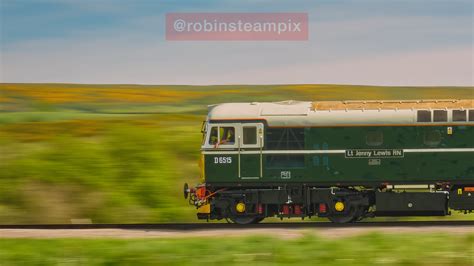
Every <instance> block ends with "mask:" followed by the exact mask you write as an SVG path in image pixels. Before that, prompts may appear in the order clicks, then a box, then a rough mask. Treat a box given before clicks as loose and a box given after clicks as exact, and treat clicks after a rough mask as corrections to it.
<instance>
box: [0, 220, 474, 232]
mask: <svg viewBox="0 0 474 266" xmlns="http://www.w3.org/2000/svg"><path fill="white" fill-rule="evenodd" d="M458 226H459V227H466V226H468V227H469V226H472V228H473V232H474V221H405V222H359V223H350V224H334V223H329V222H282V223H261V224H251V225H238V224H228V223H159V224H3V225H0V229H49V230H53V229H58V230H59V229H63V230H64V229H71V230H76V229H137V230H173V231H192V230H228V229H311V228H370V227H386V228H390V227H458Z"/></svg>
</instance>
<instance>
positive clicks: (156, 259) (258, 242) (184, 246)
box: [0, 233, 474, 265]
mask: <svg viewBox="0 0 474 266" xmlns="http://www.w3.org/2000/svg"><path fill="white" fill-rule="evenodd" d="M0 247H1V248H0V262H1V265H243V264H244V265H473V263H474V261H473V260H474V250H473V247H474V234H470V235H445V234H430V235H429V234H399V235H392V234H379V233H372V234H366V235H362V236H357V237H345V238H337V239H325V238H319V237H315V236H313V235H307V236H305V237H300V238H296V239H280V238H270V237H266V236H253V237H231V238H226V237H225V236H222V237H219V238H216V237H204V238H185V239H0Z"/></svg>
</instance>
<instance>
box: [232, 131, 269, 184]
mask: <svg viewBox="0 0 474 266" xmlns="http://www.w3.org/2000/svg"><path fill="white" fill-rule="evenodd" d="M263 129H264V128H263V124H262V123H245V124H242V126H241V131H240V132H241V134H240V135H239V137H238V144H239V147H238V162H239V165H238V169H239V173H238V175H239V178H241V179H260V178H262V176H263V168H262V165H263V155H262V152H263Z"/></svg>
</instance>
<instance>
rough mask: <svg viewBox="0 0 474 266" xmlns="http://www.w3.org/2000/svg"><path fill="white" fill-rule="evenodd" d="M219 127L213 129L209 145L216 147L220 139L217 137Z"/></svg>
mask: <svg viewBox="0 0 474 266" xmlns="http://www.w3.org/2000/svg"><path fill="white" fill-rule="evenodd" d="M217 132H218V131H217V127H212V128H211V134H210V135H209V144H211V145H216V144H217V141H218V139H219V137H218V136H217Z"/></svg>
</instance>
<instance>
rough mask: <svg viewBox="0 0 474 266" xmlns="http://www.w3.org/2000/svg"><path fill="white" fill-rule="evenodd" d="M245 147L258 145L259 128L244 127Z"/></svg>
mask: <svg viewBox="0 0 474 266" xmlns="http://www.w3.org/2000/svg"><path fill="white" fill-rule="evenodd" d="M243 135H244V136H243V137H244V139H243V143H244V145H254V144H257V127H243Z"/></svg>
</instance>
